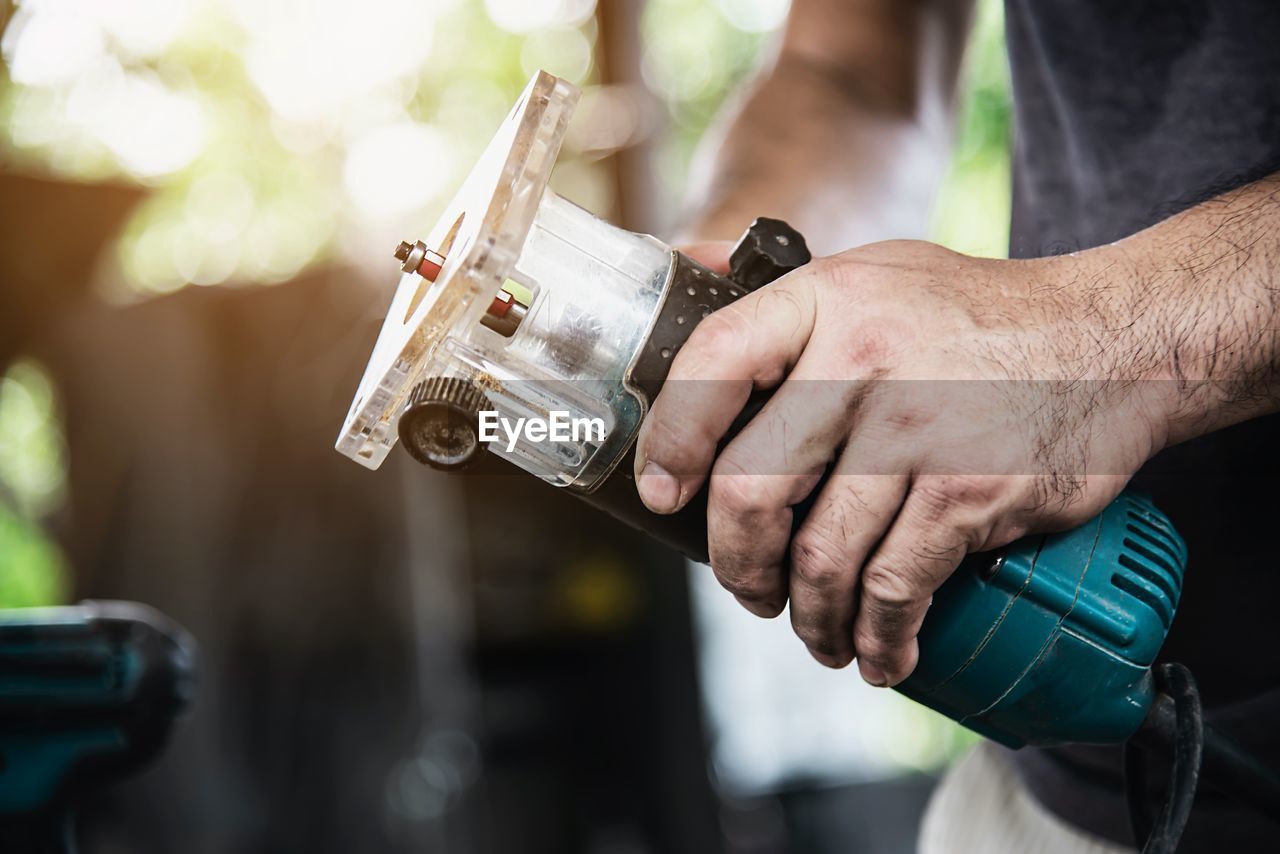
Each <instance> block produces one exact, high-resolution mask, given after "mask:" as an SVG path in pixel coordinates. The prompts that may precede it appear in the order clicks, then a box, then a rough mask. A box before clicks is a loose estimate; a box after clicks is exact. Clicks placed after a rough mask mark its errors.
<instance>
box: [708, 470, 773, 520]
mask: <svg viewBox="0 0 1280 854" xmlns="http://www.w3.org/2000/svg"><path fill="white" fill-rule="evenodd" d="M768 494H769V489H768V483H767V481H766V478H764V477H762V476H760V475H755V474H749V473H747V472H746V471H744V470H743V468H742V467H741V466H740V465H739V464H738V463H737V462H736V461H735V460H732V459H727V458H724V457H722V458H721V459H720V460H719V461H717V462H716V465H715V468H714V469H713V470H712V477H711V486H710V491H709V493H708V500H709V501H710V503H711V506H712V507H713V508H714V509H715V510H716V511H717V512H721V513H727V514H729V515H730V516H733V517H742V516H751V515H754V514H756V513H760V512H762V511H763V510H765V508H766V506H767V505H768Z"/></svg>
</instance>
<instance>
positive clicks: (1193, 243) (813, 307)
mask: <svg viewBox="0 0 1280 854" xmlns="http://www.w3.org/2000/svg"><path fill="white" fill-rule="evenodd" d="M1259 186H1261V184H1260V185H1255V186H1254V187H1251V188H1248V189H1249V190H1252V191H1253V195H1255V196H1257V195H1259V193H1260V192H1261V191H1259V190H1257V187H1259ZM1264 189H1265V188H1264ZM1274 193H1275V189H1274V183H1272V185H1271V188H1270V191H1269V194H1264V197H1263V199H1262V200H1261V201H1265V202H1266V203H1267V204H1269V205H1271V207H1270V208H1268V210H1270V212H1271V214H1270V215H1271V216H1272V217H1274V198H1273V196H1274ZM1253 201H1254V202H1258V201H1260V200H1259V199H1254V200H1253ZM1246 203H1248V199H1243V198H1238V199H1235V200H1232V199H1231V197H1230V196H1228V197H1224V199H1223V200H1216V201H1215V202H1212V203H1206V206H1202V208H1206V210H1201V209H1195V210H1194V211H1193V212H1189V213H1187V214H1183V215H1180V217H1177V218H1174V219H1173V220H1170V221H1168V222H1166V223H1165V224H1162V226H1160V227H1157V229H1152V230H1150V231H1148V232H1144V233H1143V234H1142V235H1138V236H1137V237H1135V238H1131V239H1130V240H1129V241H1125V242H1122V243H1120V244H1114V245H1113V246H1110V247H1104V248H1102V249H1098V250H1092V251H1090V252H1084V253H1079V254H1076V255H1070V256H1063V257H1060V258H1053V259H1040V260H1035V261H996V260H982V259H975V258H969V257H965V256H962V255H958V254H955V253H953V252H950V251H948V250H945V249H942V248H941V247H938V246H935V245H932V244H928V243H920V242H910V241H897V242H889V243H881V244H874V245H871V246H867V247H864V248H861V249H856V250H852V251H849V252H846V253H843V254H841V255H838V256H835V257H831V258H826V259H821V260H817V261H814V262H813V263H812V264H810V265H809V266H807V267H804V268H802V269H800V270H797V271H796V272H794V273H791V274H789V275H788V276H785V277H783V278H782V279H780V280H779V281H778V282H776V283H774V284H772V285H770V286H768V287H766V288H764V289H762V290H760V291H758V292H756V293H754V294H751V295H749V296H747V297H745V298H743V299H742V300H740V301H738V302H737V303H735V304H734V305H732V306H729V307H728V308H726V309H723V310H721V311H719V312H717V313H715V314H713V315H711V316H710V317H709V318H707V319H706V320H704V321H703V322H702V323H701V324H700V325H699V326H698V328H697V329H696V330H695V331H694V333H693V335H692V336H691V337H690V339H689V341H688V343H687V344H686V345H685V346H684V348H683V349H682V350H681V351H680V353H679V354H678V356H677V357H676V359H675V361H674V364H673V365H672V370H671V374H670V377H669V379H668V381H667V383H666V386H665V387H664V390H663V392H662V394H661V395H660V396H659V398H658V399H657V401H656V402H655V405H654V408H653V411H652V412H651V414H650V415H649V417H648V418H647V419H646V421H645V423H644V425H643V428H642V430H641V433H640V436H639V439H638V445H637V457H636V473H637V476H638V483H639V489H640V493H641V497H642V498H643V499H644V501H645V503H646V504H647V505H648V506H649V507H650V508H651V509H652V510H654V511H656V512H660V513H670V512H673V511H675V510H677V509H679V508H680V507H682V506H684V504H686V503H687V502H688V501H689V499H690V498H691V497H692V496H693V495H694V494H695V493H697V492H698V490H699V489H700V488H702V486H703V485H704V482H705V481H706V480H707V479H708V477H709V478H710V484H709V490H710V491H709V511H708V519H707V526H708V538H709V547H710V556H711V565H712V568H713V570H714V571H715V573H716V576H717V577H718V578H719V579H720V581H721V583H722V584H723V585H724V586H725V587H726V588H728V589H729V590H730V591H731V592H733V593H734V594H735V595H736V596H737V598H738V599H739V601H741V602H742V604H743V605H744V606H746V607H747V608H748V609H749V610H751V611H752V612H753V613H756V614H758V615H761V616H766V617H771V616H776V615H777V614H778V613H780V612H781V610H782V608H783V607H784V605H785V604H786V603H787V601H788V599H789V600H790V603H791V620H792V624H793V626H794V628H795V631H796V633H797V634H798V635H799V636H800V638H801V639H802V640H803V641H804V642H805V644H806V645H807V646H808V648H809V650H810V651H811V653H812V654H813V656H814V657H815V658H817V659H818V660H819V661H821V662H823V663H824V664H827V665H830V666H833V667H840V666H844V665H846V664H848V663H849V662H850V661H851V660H852V659H853V658H854V657H855V656H856V657H857V658H858V661H859V667H860V669H861V671H862V675H863V677H864V678H865V679H866V680H867V681H868V682H871V683H872V684H876V685H892V684H896V683H897V682H900V681H901V680H902V679H904V678H906V676H908V675H909V674H910V673H911V671H912V669H913V668H914V667H915V663H916V654H917V650H916V643H915V637H916V634H917V632H918V630H919V628H920V625H921V622H922V620H923V619H924V617H925V613H926V611H927V609H928V607H929V602H930V597H931V596H932V594H933V592H934V591H935V590H936V589H937V588H938V587H939V586H940V585H941V584H942V582H943V581H944V580H945V579H946V578H947V576H948V575H949V574H950V573H951V572H952V571H953V570H954V569H955V567H956V566H957V564H958V563H959V562H960V560H961V558H963V557H964V555H965V554H966V553H969V552H974V551H983V550H988V549H994V548H998V547H1000V546H1002V545H1005V544H1007V543H1009V542H1011V541H1013V540H1015V539H1017V538H1019V537H1021V536H1022V535H1024V534H1027V533H1030V532H1038V531H1046V530H1057V529H1065V528H1070V527H1073V526H1076V525H1079V524H1082V523H1083V522H1085V521H1087V520H1088V519H1089V518H1091V517H1092V516H1094V515H1095V514H1096V513H1098V512H1099V511H1100V510H1101V509H1102V508H1103V507H1105V506H1106V504H1107V503H1108V502H1109V501H1110V500H1111V499H1112V498H1113V497H1114V496H1115V495H1116V494H1117V493H1118V492H1119V491H1120V489H1121V488H1122V487H1123V486H1124V484H1125V482H1126V481H1127V480H1128V478H1129V477H1130V476H1131V475H1132V474H1133V473H1134V472H1135V471H1136V470H1137V469H1138V468H1139V467H1140V466H1141V465H1142V464H1143V463H1144V462H1145V461H1146V460H1147V459H1148V458H1149V457H1150V456H1151V455H1152V454H1154V453H1155V452H1157V451H1158V450H1160V449H1161V448H1162V447H1164V446H1165V445H1166V444H1167V443H1169V442H1170V441H1177V440H1181V439H1184V438H1188V437H1189V436H1192V435H1196V434H1198V433H1200V432H1206V431H1207V430H1209V429H1214V427H1216V426H1222V425H1223V424H1225V423H1231V422H1232V421H1236V420H1240V419H1241V418H1243V417H1249V415H1251V414H1257V412H1258V411H1261V410H1262V409H1267V410H1269V409H1270V408H1274V397H1273V396H1270V395H1269V391H1268V393H1266V394H1263V393H1262V390H1261V388H1260V387H1257V386H1256V385H1255V387H1253V389H1252V391H1250V392H1249V393H1248V395H1247V396H1248V397H1249V398H1250V399H1252V400H1254V401H1255V402H1256V404H1257V405H1253V404H1250V405H1247V406H1241V407H1237V408H1236V409H1234V410H1232V411H1230V412H1228V411H1227V410H1228V409H1230V408H1231V404H1230V403H1229V402H1228V401H1227V399H1226V395H1228V394H1229V389H1230V388H1231V384H1232V383H1233V382H1234V379H1233V376H1234V375H1233V376H1226V377H1222V376H1221V372H1222V371H1223V370H1227V371H1233V372H1236V373H1242V374H1248V376H1250V377H1252V378H1254V379H1256V380H1259V381H1261V380H1262V379H1263V378H1264V375H1265V377H1270V376H1271V373H1270V368H1269V367H1268V366H1269V365H1270V356H1268V355H1267V353H1270V354H1271V355H1274V352H1275V350H1274V347H1275V345H1274V341H1272V343H1271V349H1269V350H1266V352H1265V353H1263V354H1262V355H1261V356H1260V357H1259V359H1260V364H1254V367H1253V368H1251V369H1250V368H1247V367H1246V366H1245V365H1244V361H1243V360H1244V359H1245V355H1246V354H1245V353H1243V349H1244V348H1243V347H1236V348H1235V349H1234V350H1233V349H1230V347H1231V345H1230V344H1229V343H1228V342H1227V341H1226V340H1225V338H1224V337H1223V336H1224V335H1225V334H1226V333H1227V332H1231V333H1232V334H1245V333H1246V332H1247V330H1248V329H1249V328H1260V329H1261V330H1262V333H1263V334H1269V335H1270V338H1268V340H1271V339H1274V322H1273V321H1272V320H1270V319H1269V318H1270V317H1271V315H1270V314H1266V315H1265V317H1262V318H1259V317H1252V316H1251V318H1242V317H1233V316H1232V314H1231V312H1237V313H1239V312H1241V311H1244V310H1246V307H1247V306H1250V305H1252V306H1254V311H1255V312H1260V311H1262V307H1261V306H1259V305H1258V300H1257V299H1256V297H1255V296H1252V295H1250V293H1251V292H1250V291H1249V290H1248V289H1247V288H1245V287H1243V286H1240V285H1237V286H1236V291H1235V294H1236V296H1238V297H1239V299H1234V300H1233V299H1232V298H1231V296H1230V295H1231V293H1232V292H1231V291H1230V290H1229V289H1227V288H1225V287H1222V288H1219V287H1218V286H1217V285H1215V284H1214V282H1216V277H1218V276H1222V275H1224V272H1223V271H1224V270H1225V269H1226V268H1225V267H1224V265H1222V264H1221V263H1220V260H1221V258H1222V257H1226V256H1227V255H1230V254H1231V253H1232V252H1233V251H1237V250H1239V248H1240V247H1239V246H1238V245H1236V244H1235V243H1234V242H1232V241H1229V240H1226V241H1224V240H1223V239H1222V238H1221V237H1220V235H1221V230H1222V229H1221V222H1222V221H1227V222H1230V223H1232V224H1233V225H1235V226H1237V227H1242V225H1243V220H1242V217H1241V214H1240V211H1239V210H1238V208H1241V207H1242V206H1246V207H1247V205H1246ZM1208 205H1218V206H1219V209H1209V208H1208V207H1207V206H1208ZM1247 209H1248V210H1250V211H1253V210H1256V208H1247ZM1197 211H1198V212H1199V213H1200V216H1199V217H1196V216H1194V215H1193V214H1194V213H1195V212H1197ZM1161 229H1163V230H1161ZM1201 238H1203V241H1207V242H1198V241H1199V240H1200V239H1201ZM1271 239H1272V240H1274V234H1273V235H1272V238H1271ZM1206 247H1210V248H1211V251H1207V250H1206ZM1228 247H1234V250H1233V249H1231V248H1228ZM1219 249H1220V250H1221V251H1220V252H1219ZM1183 252H1185V253H1188V254H1189V255H1190V257H1191V258H1192V259H1193V261H1194V263H1192V262H1187V263H1182V262H1180V261H1179V260H1178V259H1179V257H1180V253H1183ZM700 254H702V255H703V256H704V257H707V252H706V250H705V248H704V249H703V250H702V251H701V253H700ZM1215 258H1217V259H1218V260H1219V263H1211V262H1213V261H1214V259H1215ZM708 260H709V261H714V260H715V259H714V258H713V257H708ZM1196 264H1200V265H1203V266H1204V270H1203V271H1198V270H1197V269H1195V268H1196ZM1268 274H1269V275H1272V276H1273V275H1274V274H1273V273H1272V272H1270V271H1268ZM1210 279H1213V280H1214V282H1210V281H1209V280H1210ZM1250 284H1251V285H1252V284H1253V281H1251V282H1250ZM1268 284H1269V283H1268V282H1264V283H1263V285H1264V287H1265V286H1267V285H1268ZM1219 297H1221V299H1219ZM1271 305H1272V310H1274V301H1272V303H1271ZM1232 306H1236V307H1235V308H1233V307H1232ZM1189 307H1190V308H1189ZM1224 316H1225V319H1224ZM1253 321H1260V322H1261V326H1260V327H1259V326H1258V323H1254V322H1253ZM1267 324H1270V326H1268V325H1267ZM1202 342H1203V346H1201V344H1202ZM1255 343H1256V341H1255ZM1228 363H1230V364H1228ZM1250 371H1252V373H1250ZM1224 380H1225V381H1224ZM755 389H776V390H775V391H774V394H773V397H772V399H771V400H770V401H769V403H768V404H767V405H766V406H765V408H764V409H763V410H762V411H761V412H760V413H759V414H758V415H757V416H756V417H755V418H754V419H752V421H751V422H750V423H749V424H748V425H747V426H746V427H745V428H744V429H743V430H742V431H741V432H740V433H739V434H738V435H737V436H736V437H735V438H733V440H732V441H730V442H729V443H728V444H727V446H724V447H722V448H720V449H719V451H718V450H717V449H718V447H719V446H721V444H722V440H723V439H724V437H725V434H726V431H727V430H728V428H729V427H730V424H731V423H732V422H733V420H734V419H735V418H736V417H737V416H738V414H739V412H740V411H741V410H742V408H743V405H744V404H745V403H746V401H747V398H748V396H749V395H750V394H751V392H752V391H753V390H755ZM1268 389H1269V387H1268ZM1246 410H1248V411H1246ZM815 490H816V496H811V495H810V494H811V493H813V492H815ZM806 497H811V498H814V503H813V506H812V509H811V511H810V512H809V514H808V515H807V517H806V518H804V520H803V523H802V524H801V525H800V527H799V529H798V530H797V531H795V532H794V537H793V530H792V525H793V510H792V508H793V507H794V506H795V505H796V504H798V503H800V502H801V501H803V500H805V499H806Z"/></svg>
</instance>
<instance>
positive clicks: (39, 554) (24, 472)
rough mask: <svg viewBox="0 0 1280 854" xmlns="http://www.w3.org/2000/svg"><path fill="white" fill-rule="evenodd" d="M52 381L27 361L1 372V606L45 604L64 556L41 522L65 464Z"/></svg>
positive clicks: (56, 592) (60, 581) (58, 594)
mask: <svg viewBox="0 0 1280 854" xmlns="http://www.w3.org/2000/svg"><path fill="white" fill-rule="evenodd" d="M64 456H65V455H64V453H63V448H62V440H61V431H60V430H59V428H58V423H57V411H56V406H55V400H54V392H53V387H52V384H51V383H50V382H49V378H48V376H47V375H46V374H45V373H44V372H43V371H42V370H41V369H40V367H39V366H38V365H36V364H35V363H33V362H30V361H23V362H18V363H15V364H14V365H12V366H11V367H10V369H9V371H8V373H7V374H6V375H5V376H3V377H2V378H0V607H18V606H25V605H50V604H54V603H56V602H59V601H61V599H62V597H63V595H64V589H65V575H64V573H63V566H62V559H61V556H60V554H59V552H58V549H57V547H56V546H54V545H53V543H52V542H51V541H50V540H49V539H48V537H46V536H44V534H43V532H42V531H41V529H40V527H39V521H40V520H41V519H43V518H44V517H45V516H46V515H47V514H48V513H50V512H51V511H53V510H54V509H56V508H57V506H58V505H59V504H60V503H61V501H62V497H63V490H64V488H65V474H66V463H65V459H64Z"/></svg>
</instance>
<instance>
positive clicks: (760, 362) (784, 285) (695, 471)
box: [636, 268, 815, 513]
mask: <svg viewBox="0 0 1280 854" xmlns="http://www.w3.org/2000/svg"><path fill="white" fill-rule="evenodd" d="M809 275H810V273H809V272H808V270H807V268H806V270H801V271H796V272H795V273H791V274H790V275H788V276H785V277H783V278H782V279H779V280H778V281H777V282H775V283H774V284H772V285H769V286H767V287H764V288H761V289H760V290H758V291H756V292H755V293H752V294H749V295H747V296H745V297H743V298H742V299H741V300H739V301H738V302H736V303H734V304H733V305H730V306H727V307H725V308H723V309H721V310H720V311H717V312H715V313H714V314H712V315H711V316H710V317H708V318H707V319H706V320H703V321H702V322H701V323H700V324H698V327H697V328H696V329H695V330H694V331H693V334H692V335H690V336H689V340H688V341H687V342H686V343H685V345H684V346H683V347H682V348H681V350H680V352H679V353H678V354H677V355H676V358H675V360H674V362H673V363H672V366H671V372H670V374H669V375H668V377H667V381H666V382H665V384H664V385H663V389H662V393H661V394H659V395H658V399H657V400H656V401H654V405H653V409H652V410H651V411H650V413H649V415H648V417H647V418H645V420H644V423H643V424H642V425H641V428H640V435H639V437H638V438H637V440H636V477H637V485H638V486H639V489H640V497H641V499H643V500H644V502H645V504H646V505H648V507H649V509H650V510H653V511H654V512H657V513H672V512H675V511H676V510H678V509H680V508H681V507H683V506H684V505H685V504H686V503H688V501H689V499H690V498H691V497H693V495H694V494H696V493H697V491H698V489H699V488H701V486H702V483H703V481H704V480H705V479H706V476H707V471H708V470H709V469H710V468H711V461H712V460H713V459H714V458H715V453H716V447H717V445H718V444H719V442H720V440H721V439H722V438H723V437H724V435H725V432H726V431H727V430H728V429H729V426H730V425H731V424H732V423H733V421H734V419H735V418H736V417H737V416H738V414H739V413H740V412H741V411H742V407H743V405H744V404H745V403H746V401H747V398H748V396H749V395H750V394H751V391H752V389H753V388H770V387H772V386H775V385H777V384H778V382H780V381H781V379H782V378H783V377H784V376H785V375H786V373H787V371H788V370H790V368H791V366H792V365H794V364H795V362H796V360H797V359H798V358H799V357H800V353H801V352H802V351H803V350H804V347H805V345H806V344H807V343H808V340H809V335H810V333H811V332H812V330H813V323H814V316H815V307H814V298H813V288H812V287H811V286H810V285H809V283H808V278H807V277H808V276H809Z"/></svg>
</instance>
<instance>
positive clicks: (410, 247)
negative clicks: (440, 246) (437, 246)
mask: <svg viewBox="0 0 1280 854" xmlns="http://www.w3.org/2000/svg"><path fill="white" fill-rule="evenodd" d="M396 260H397V261H399V262H401V263H400V269H401V270H404V271H405V272H406V273H417V274H418V275H419V276H422V278H424V279H426V280H427V281H428V282H434V281H435V280H436V276H438V275H440V268H441V267H443V266H444V256H443V255H441V254H440V253H439V252H436V251H435V250H433V249H428V248H427V244H425V243H423V242H422V241H421V240H417V241H414V242H413V243H410V242H409V241H407V240H402V241H400V245H399V246H397V247H396Z"/></svg>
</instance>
